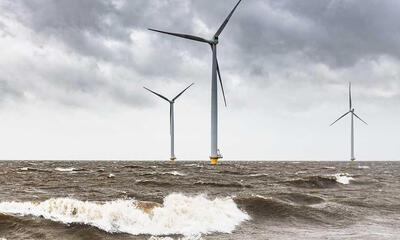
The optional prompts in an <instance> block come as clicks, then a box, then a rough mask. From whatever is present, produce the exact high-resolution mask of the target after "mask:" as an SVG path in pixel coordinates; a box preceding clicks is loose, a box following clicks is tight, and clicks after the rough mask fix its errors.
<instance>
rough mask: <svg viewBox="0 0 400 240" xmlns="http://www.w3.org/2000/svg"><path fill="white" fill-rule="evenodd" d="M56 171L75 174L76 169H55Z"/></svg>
mask: <svg viewBox="0 0 400 240" xmlns="http://www.w3.org/2000/svg"><path fill="white" fill-rule="evenodd" d="M54 170H56V171H59V172H73V171H75V168H73V167H71V168H61V167H58V168H55V169H54Z"/></svg>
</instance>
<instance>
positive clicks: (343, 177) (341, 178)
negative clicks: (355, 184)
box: [333, 173, 354, 185]
mask: <svg viewBox="0 0 400 240" xmlns="http://www.w3.org/2000/svg"><path fill="white" fill-rule="evenodd" d="M333 176H334V177H335V179H336V182H338V183H341V184H345V185H347V184H349V183H350V181H352V180H354V178H353V177H351V176H350V175H349V174H348V173H337V174H335V175H333Z"/></svg>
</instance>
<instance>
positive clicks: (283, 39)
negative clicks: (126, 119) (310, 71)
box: [0, 0, 400, 105]
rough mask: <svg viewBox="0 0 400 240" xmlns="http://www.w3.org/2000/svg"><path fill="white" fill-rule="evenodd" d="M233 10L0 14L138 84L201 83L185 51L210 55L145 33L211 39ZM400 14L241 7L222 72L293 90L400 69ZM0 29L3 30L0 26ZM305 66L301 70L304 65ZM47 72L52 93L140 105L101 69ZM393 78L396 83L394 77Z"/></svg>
mask: <svg viewBox="0 0 400 240" xmlns="http://www.w3.org/2000/svg"><path fill="white" fill-rule="evenodd" d="M235 2H236V1H234V0H232V1H214V0H207V1H204V0H163V1H161V0H135V1H123V0H114V1H112V0H97V1H80V0H30V1H5V2H3V4H2V5H3V10H6V11H7V13H5V15H7V16H9V15H12V16H14V17H15V20H16V21H18V22H20V23H22V24H23V25H25V26H26V27H28V28H30V29H31V30H32V31H33V32H34V33H35V35H37V37H38V38H39V39H40V42H41V44H43V45H46V44H50V43H53V42H54V41H55V42H57V43H58V44H60V46H65V47H66V49H67V50H65V51H66V53H67V54H72V55H77V56H78V57H79V56H82V57H88V58H91V59H92V61H94V62H95V61H101V62H105V63H107V64H111V66H114V67H123V68H125V69H128V70H129V71H131V72H132V73H134V74H133V75H134V76H136V79H130V80H131V81H132V82H133V83H135V82H141V81H143V79H150V80H152V81H171V79H175V80H176V81H179V79H181V78H183V77H188V76H190V75H193V76H199V74H200V73H197V72H195V71H193V72H191V73H190V74H188V73H185V66H184V64H185V60H184V59H183V58H182V52H185V53H188V54H189V56H190V57H192V58H195V59H200V60H205V61H207V60H208V59H209V54H210V52H209V49H207V46H202V45H201V44H197V45H196V44H193V43H191V42H188V41H185V40H179V39H174V38H172V37H167V36H160V35H158V34H155V33H147V30H146V28H147V27H154V28H159V29H164V30H172V31H177V32H182V33H189V34H190V33H197V32H199V31H204V29H199V27H198V24H199V21H200V22H201V23H204V27H206V28H207V29H209V30H210V31H211V32H214V31H216V30H217V29H218V27H219V25H220V24H221V23H222V21H223V20H224V18H225V17H226V15H227V14H228V13H229V11H230V10H231V8H232V7H233V5H234V4H235ZM211 6H212V7H211ZM398 9H400V2H397V1H392V0H380V1H377V0H363V1H361V0H359V1H356V0H308V1H298V0H282V1H275V0H244V1H243V3H242V4H241V6H240V7H239V8H238V11H237V13H236V14H235V15H234V17H233V18H232V21H231V22H230V24H229V25H228V26H227V29H226V31H225V32H224V33H223V35H222V36H221V42H222V43H223V44H221V49H220V52H221V55H222V56H223V57H222V58H221V64H222V67H223V69H224V73H230V74H235V75H238V76H246V77H252V80H253V81H255V82H261V83H264V82H268V81H269V80H270V79H271V78H274V74H273V72H274V71H276V72H279V71H282V72H285V71H287V72H286V73H285V74H286V76H289V77H287V79H285V80H284V81H286V82H287V83H289V84H290V82H291V81H294V77H290V76H296V74H295V73H293V71H291V70H290V69H295V70H298V69H302V67H303V65H306V64H308V67H309V66H310V65H312V64H325V65H327V67H328V68H329V69H343V68H351V67H353V66H355V65H356V64H357V63H359V62H360V61H363V60H365V59H370V60H371V61H376V59H379V57H380V56H390V57H391V58H394V59H396V60H398V59H399V58H400V50H399V49H400V41H399V40H400V15H399V14H398ZM0 29H5V25H4V24H3V23H1V22H0ZM3 32H4V30H3ZM143 32H144V34H145V36H144V37H145V40H144V41H148V45H149V46H147V47H149V48H151V49H152V50H148V51H147V52H146V51H145V49H144V47H143V46H141V45H140V42H141V41H143V40H140V39H139V40H138V42H135V40H134V39H132V38H135V37H136V36H140V37H143V36H142V35H140V34H143ZM204 37H211V36H204ZM110 43H111V46H110ZM302 57H303V58H304V62H299V61H298V60H299V59H301V58H302ZM186 64H188V63H186ZM49 67H51V66H49ZM46 71H48V72H50V73H51V74H41V73H38V74H39V75H42V77H43V78H49V79H47V80H46V81H49V82H50V83H49V84H50V85H51V86H52V88H53V87H54V88H55V87H56V86H59V87H60V88H65V89H67V91H73V90H77V91H78V92H81V93H82V94H85V95H88V94H91V93H96V92H98V91H99V89H102V90H101V92H106V93H107V94H109V95H110V96H111V97H112V98H113V99H115V100H117V101H122V102H126V103H127V104H133V105H135V104H137V105H141V104H143V102H142V101H141V100H140V97H141V96H142V95H141V94H138V93H137V92H138V91H137V90H138V89H137V88H136V91H134V90H135V88H134V87H133V86H132V85H129V87H127V86H124V85H120V84H119V83H118V82H110V81H108V80H109V79H108V80H107V79H106V77H104V76H99V71H98V70H96V68H95V69H93V72H92V73H91V72H90V71H84V73H82V72H80V71H78V70H77V69H74V68H72V69H68V67H65V68H62V67H60V66H57V67H55V68H54V69H50V70H46ZM74 71H76V72H74ZM21 74H22V73H21ZM204 74H205V73H204ZM208 75H209V74H208V73H207V76H208ZM126 78H128V77H125V78H124V80H128V79H126ZM55 79H57V81H56V80H55ZM393 79H395V80H397V76H395V77H393ZM393 79H392V80H393ZM227 81H229V80H227ZM393 81H394V80H393ZM391 84H392V83H391ZM391 84H388V85H391ZM7 86H9V84H8V85H7V84H4V83H3V87H2V89H3V90H2V93H4V92H8V91H10V94H11V92H13V91H14V92H15V93H18V92H19V90H18V89H14V90H12V89H11V88H10V87H7ZM395 86H396V87H398V84H395ZM135 87H139V86H138V85H135ZM7 89H9V90H7ZM126 89H129V92H127V90H126ZM131 92H132V93H131ZM129 96H130V97H129ZM394 96H397V95H396V94H395V95H394ZM64 97H67V96H63V98H64Z"/></svg>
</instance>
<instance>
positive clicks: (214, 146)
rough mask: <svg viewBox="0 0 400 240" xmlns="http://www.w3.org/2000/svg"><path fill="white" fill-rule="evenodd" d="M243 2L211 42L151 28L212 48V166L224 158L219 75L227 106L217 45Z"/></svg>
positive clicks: (231, 13) (229, 16)
mask: <svg viewBox="0 0 400 240" xmlns="http://www.w3.org/2000/svg"><path fill="white" fill-rule="evenodd" d="M241 1H242V0H239V2H238V3H237V4H236V5H235V7H234V8H233V10H232V11H231V12H230V14H229V15H228V17H227V18H226V19H225V21H224V22H223V23H222V25H221V26H220V27H219V29H218V31H217V32H216V33H215V34H214V36H213V37H212V39H211V40H207V39H204V38H201V37H198V36H193V35H188V34H180V33H173V32H165V31H160V30H156V29H151V28H149V30H150V31H154V32H158V33H163V34H168V35H172V36H175V37H180V38H186V39H189V40H193V41H197V42H202V43H207V44H209V45H210V46H211V50H212V75H211V76H212V77H211V155H210V160H211V164H212V165H216V164H217V163H218V159H220V158H222V156H221V154H220V153H219V149H218V84H217V74H218V77H219V82H220V84H221V90H222V94H223V97H224V103H225V106H226V98H225V92H224V86H223V84H222V78H221V73H220V69H219V64H218V59H217V45H218V38H219V36H220V34H221V33H222V31H223V30H224V29H225V27H226V25H227V24H228V22H229V20H230V18H231V17H232V15H233V13H234V12H235V10H236V8H237V7H238V5H239V4H240V2H241Z"/></svg>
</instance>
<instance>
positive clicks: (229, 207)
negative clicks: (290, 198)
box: [0, 194, 250, 236]
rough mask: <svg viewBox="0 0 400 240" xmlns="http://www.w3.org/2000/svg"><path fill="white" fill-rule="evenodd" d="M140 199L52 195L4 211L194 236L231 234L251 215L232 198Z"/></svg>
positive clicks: (0, 205) (117, 229)
mask: <svg viewBox="0 0 400 240" xmlns="http://www.w3.org/2000/svg"><path fill="white" fill-rule="evenodd" d="M138 203H139V202H138V201H136V200H115V201H108V202H103V203H97V202H89V201H80V200H76V199H71V198H52V199H49V200H46V201H43V202H37V203H35V202H0V213H3V214H13V215H22V216H25V215H31V216H36V217H43V218H45V219H49V220H52V221H57V222H62V223H65V224H71V223H78V224H86V225H91V226H94V227H97V228H99V229H102V230H104V231H107V232H110V233H129V234H132V235H139V234H149V235H153V236H166V235H174V234H181V235H184V236H193V235H196V234H209V233H213V232H220V233H231V232H232V231H233V230H234V229H235V227H236V226H238V225H239V224H240V223H241V222H243V221H245V220H249V219H250V217H249V216H248V215H247V214H246V213H244V212H242V211H241V210H240V209H239V208H238V207H237V205H236V204H235V202H234V201H233V200H232V199H231V198H216V199H213V200H210V199H208V198H207V197H205V196H203V195H198V196H194V197H190V196H185V195H183V194H171V195H169V196H167V197H166V198H165V199H164V203H163V205H160V206H156V205H155V207H154V208H152V209H151V210H150V211H148V209H147V211H145V210H143V209H140V208H139V207H138V206H139V204H138Z"/></svg>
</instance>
